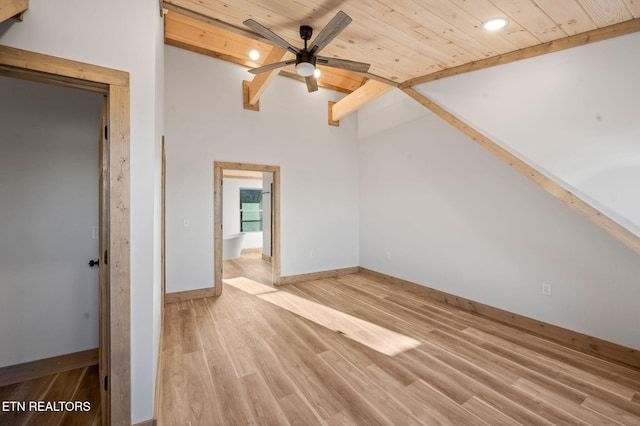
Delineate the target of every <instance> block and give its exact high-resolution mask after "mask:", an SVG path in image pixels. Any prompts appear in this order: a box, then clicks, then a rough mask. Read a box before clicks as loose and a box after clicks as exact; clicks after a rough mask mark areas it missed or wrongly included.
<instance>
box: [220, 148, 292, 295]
mask: <svg viewBox="0 0 640 426" xmlns="http://www.w3.org/2000/svg"><path fill="white" fill-rule="evenodd" d="M225 191H226V192H225ZM225 201H226V204H225ZM229 204H231V206H229ZM225 211H226V212H227V213H226V215H225ZM232 215H233V217H229V216H232ZM214 225H215V226H214V253H215V255H214V257H215V259H214V262H215V277H214V279H215V294H216V295H220V294H221V293H222V280H223V278H234V277H237V276H241V275H242V276H245V277H246V278H250V279H253V280H256V281H259V282H262V283H264V284H268V285H274V286H277V285H279V284H280V167H279V166H267V165H258V164H244V163H230V162H220V161H216V162H214ZM265 231H266V232H265ZM258 234H259V235H258ZM225 237H226V238H225ZM225 239H226V241H225ZM245 239H247V240H248V241H249V242H248V243H243V242H242V240H245ZM251 240H253V243H251ZM243 244H244V245H245V246H250V247H248V248H245V249H244V251H242V247H243ZM225 246H226V247H227V250H225V249H224V248H223V247H225ZM233 246H236V248H235V249H234V248H233ZM238 247H239V250H238ZM236 250H238V252H237V253H234V254H230V252H235V251H236ZM225 253H227V254H226V255H225ZM225 258H227V260H224V259H225ZM225 272H226V274H227V275H225ZM247 275H248V276H247ZM269 275H270V276H269Z"/></svg>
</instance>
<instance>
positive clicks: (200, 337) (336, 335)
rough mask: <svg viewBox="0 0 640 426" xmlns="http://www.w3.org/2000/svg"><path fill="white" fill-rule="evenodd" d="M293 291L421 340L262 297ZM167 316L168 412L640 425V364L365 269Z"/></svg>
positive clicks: (181, 416)
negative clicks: (355, 329)
mask: <svg viewBox="0 0 640 426" xmlns="http://www.w3.org/2000/svg"><path fill="white" fill-rule="evenodd" d="M275 291H277V292H280V293H274V292H275ZM282 292H285V293H286V294H288V295H291V296H287V297H288V298H291V297H293V296H296V297H301V298H304V299H307V300H308V301H310V302H315V303H317V304H321V305H324V306H326V307H329V308H332V309H335V310H337V311H341V312H343V313H345V314H349V315H351V316H353V317H357V318H359V319H361V320H364V321H368V322H370V323H373V324H376V326H379V327H384V328H386V329H388V330H391V331H393V332H395V333H398V334H402V335H404V336H407V337H409V338H412V339H416V340H417V341H419V346H417V347H415V348H413V349H408V350H406V351H404V352H401V353H398V354H396V355H394V356H388V355H384V354H383V353H381V352H378V351H376V350H374V349H371V348H370V347H369V346H367V345H365V344H362V343H359V342H356V341H355V340H353V339H351V338H349V337H348V336H347V335H344V334H343V333H342V332H341V329H340V328H337V329H336V330H337V331H336V330H333V329H330V328H327V327H323V326H321V325H318V324H316V323H315V322H314V321H311V320H309V319H306V318H304V317H303V316H299V315H296V314H294V313H292V312H290V311H289V310H287V309H283V308H281V307H279V306H277V305H276V304H274V303H272V300H271V299H273V297H271V299H270V300H267V299H266V298H264V297H262V298H261V296H264V295H265V294H267V295H268V294H272V295H273V294H281V295H282V294H284V293H282ZM310 309H311V308H310ZM164 320H165V322H164V324H165V325H164V330H163V332H164V336H163V339H164V343H163V348H162V354H161V356H162V357H163V362H164V366H163V369H162V371H161V372H160V375H159V380H160V383H161V396H160V405H159V419H158V420H159V423H160V424H161V425H188V424H190V425H240V424H263V425H278V424H285V425H286V424H298V425H314V424H328V425H334V424H357V425H389V424H398V425H410V424H429V425H431V424H455V425H464V424H469V425H482V424H487V425H517V424H522V425H564V424H593V425H603V424H614V425H617V424H626V425H640V371H639V370H636V369H632V368H627V367H623V366H620V365H616V364H612V363H609V362H606V361H603V360H600V359H597V358H594V357H591V356H588V355H585V354H582V353H578V352H575V351H573V350H570V349H567V348H565V347H562V346H559V345H556V344H554V343H551V342H549V341H546V340H543V339H540V338H537V337H535V336H533V335H530V334H527V333H524V332H521V331H518V330H516V329H514V328H510V327H508V326H504V325H501V324H499V323H496V322H493V321H490V320H486V319H482V318H479V317H477V316H474V315H473V314H470V313H467V312H464V311H460V310H457V309H455V308H453V307H450V306H448V305H444V304H440V303H437V302H433V301H431V300H428V299H424V298H420V297H418V296H416V295H413V294H411V293H408V292H405V291H403V290H401V289H398V288H394V287H391V286H390V285H388V284H383V283H379V282H377V281H375V280H373V279H372V278H369V277H366V276H363V275H359V274H355V275H346V276H343V277H340V278H337V279H325V280H318V281H312V282H306V283H302V284H296V285H290V286H286V287H282V288H279V289H274V290H273V292H271V293H263V294H262V295H261V294H257V293H256V294H250V293H247V292H245V291H243V290H241V289H238V288H236V287H233V286H231V285H225V287H224V290H223V293H222V295H221V296H220V297H219V298H207V299H197V300H191V301H187V302H179V303H176V304H171V305H168V306H167V308H166V309H165V318H164ZM336 327H338V326H336Z"/></svg>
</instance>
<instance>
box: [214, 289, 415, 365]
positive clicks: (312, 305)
mask: <svg viewBox="0 0 640 426" xmlns="http://www.w3.org/2000/svg"><path fill="white" fill-rule="evenodd" d="M223 282H224V283H225V284H228V285H231V286H233V287H235V288H237V289H239V290H242V291H244V292H246V293H249V294H252V295H255V296H256V297H259V298H260V299H262V300H264V301H267V302H269V303H272V304H274V305H276V306H278V307H280V308H282V309H286V310H288V311H289V312H292V313H294V314H296V315H299V316H301V317H303V318H306V319H308V320H310V321H313V322H315V323H316V324H318V325H321V326H323V327H326V328H328V329H330V330H333V331H336V332H338V333H340V334H343V335H344V336H345V337H348V338H349V339H351V340H354V341H356V342H358V343H361V344H363V345H365V346H368V347H370V348H371V349H373V350H376V351H378V352H381V353H383V354H385V355H389V356H394V355H397V354H399V353H402V352H404V351H406V350H409V349H413V348H415V347H418V346H420V344H421V343H420V341H418V340H416V339H413V338H411V337H408V336H405V335H404V334H400V333H396V332H395V331H392V330H389V329H387V328H384V327H381V326H379V325H376V324H373V323H371V322H369V321H366V320H363V319H361V318H357V317H354V316H353V315H349V314H346V313H344V312H341V311H338V310H336V309H333V308H330V307H328V306H324V305H321V304H319V303H316V302H313V301H311V300H307V299H305V298H303V297H300V296H296V295H295V294H291V293H288V292H285V291H279V290H277V289H275V288H273V287H270V286H268V285H265V284H261V283H259V282H256V281H253V280H250V279H248V278H245V277H238V278H230V279H225V280H223Z"/></svg>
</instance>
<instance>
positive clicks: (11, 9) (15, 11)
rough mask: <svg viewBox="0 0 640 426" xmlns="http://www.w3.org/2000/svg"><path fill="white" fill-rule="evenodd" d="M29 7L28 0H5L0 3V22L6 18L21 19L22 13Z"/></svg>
mask: <svg viewBox="0 0 640 426" xmlns="http://www.w3.org/2000/svg"><path fill="white" fill-rule="evenodd" d="M28 8H29V0H5V1H2V2H1V3H0V22H4V21H6V20H7V19H11V18H14V19H17V20H18V21H22V14H23V13H24V11H25V10H27V9H28Z"/></svg>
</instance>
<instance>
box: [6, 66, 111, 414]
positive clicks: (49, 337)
mask: <svg viewBox="0 0 640 426" xmlns="http://www.w3.org/2000/svg"><path fill="white" fill-rule="evenodd" d="M0 93H2V94H3V96H2V97H0V128H1V129H2V133H1V134H0V200H2V203H0V235H1V238H0V271H2V274H0V288H1V289H2V290H0V293H2V297H0V336H2V337H3V341H6V342H7V343H8V344H5V345H2V346H1V347H0V348H1V349H0V366H1V367H5V368H6V367H9V366H14V367H16V368H21V367H19V366H23V365H24V364H25V363H29V365H32V366H33V367H34V368H33V370H34V374H37V375H43V374H47V373H48V371H47V370H46V368H44V367H42V366H41V363H44V362H45V361H44V360H46V359H50V358H51V357H56V360H57V361H58V362H59V365H60V369H61V370H62V369H64V370H67V369H85V368H87V367H92V368H91V369H90V370H89V371H81V373H80V374H78V375H77V376H73V375H72V374H67V375H66V376H67V377H66V379H67V380H74V377H75V379H77V383H78V384H79V383H83V389H86V390H87V391H88V392H87V393H86V394H88V395H95V396H96V397H97V398H94V399H93V400H91V401H90V407H91V408H90V410H88V411H90V412H89V413H87V415H88V416H89V418H94V417H96V416H99V409H100V399H99V395H100V386H99V382H100V379H99V374H98V369H97V365H96V364H97V363H98V352H99V351H98V346H99V291H100V288H99V240H100V233H99V230H100V227H99V198H100V197H99V174H100V168H99V138H98V134H99V129H100V124H101V118H102V108H103V99H102V98H103V95H101V94H96V93H91V92H87V91H81V90H78V89H72V88H68V87H60V86H54V85H50V84H43V83H39V82H33V81H28V80H24V79H17V78H10V77H3V76H0ZM96 261H97V262H96ZM89 263H92V264H91V265H89ZM72 359H75V360H76V361H73V362H72V361H71V360H72ZM93 367H95V368H93ZM29 378H30V376H29V375H28V374H24V375H21V376H20V375H16V376H14V377H10V378H7V375H6V374H1V373H0V383H2V384H4V383H6V382H14V381H17V380H19V382H20V383H21V387H22V388H25V389H28V388H29V386H28V384H26V383H24V382H25V379H29ZM27 381H28V380H27ZM60 387H62V389H60ZM5 389H6V388H5ZM72 389H73V385H71V386H69V385H68V384H67V385H65V384H64V383H63V381H61V380H53V381H52V385H51V387H50V388H49V390H47V393H46V394H43V395H41V399H43V400H50V399H51V396H52V395H56V396H57V395H65V396H66V397H67V398H68V400H71V397H72V394H71V392H72ZM59 398H60V397H59ZM36 399H38V398H36ZM60 399H62V398H60ZM89 399H90V398H89ZM3 414H4V413H0V423H3V419H2V415H3ZM25 416H31V417H30V419H28V420H27V419H24V420H26V421H27V422H29V423H33V422H37V421H38V420H37V419H35V418H33V416H32V413H28V414H25ZM91 416H93V417H91ZM20 420H23V419H20ZM51 420H52V421H53V419H51Z"/></svg>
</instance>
